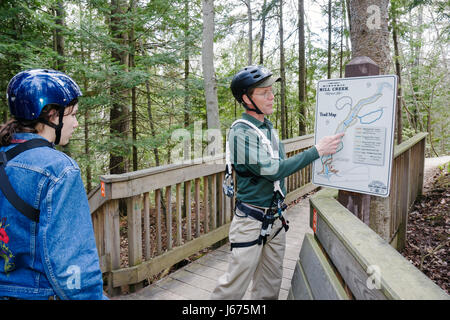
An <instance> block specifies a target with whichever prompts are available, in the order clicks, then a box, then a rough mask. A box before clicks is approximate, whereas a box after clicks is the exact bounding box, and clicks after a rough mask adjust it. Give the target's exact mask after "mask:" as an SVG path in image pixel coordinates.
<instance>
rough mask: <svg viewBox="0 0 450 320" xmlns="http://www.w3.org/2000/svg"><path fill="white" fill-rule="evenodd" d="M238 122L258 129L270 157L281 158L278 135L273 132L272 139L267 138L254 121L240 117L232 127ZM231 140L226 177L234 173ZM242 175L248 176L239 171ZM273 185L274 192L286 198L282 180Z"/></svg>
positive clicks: (227, 144) (227, 150)
mask: <svg viewBox="0 0 450 320" xmlns="http://www.w3.org/2000/svg"><path fill="white" fill-rule="evenodd" d="M238 123H243V124H245V125H247V126H249V127H251V128H252V129H253V130H255V131H256V133H257V134H258V136H259V137H260V139H261V143H262V144H263V146H265V147H266V150H267V151H268V152H269V153H270V157H271V158H273V159H279V158H280V153H279V146H278V138H277V137H276V135H275V134H274V133H273V132H272V134H271V137H270V138H271V140H269V139H267V137H266V135H265V134H264V133H263V132H262V131H261V130H260V129H259V128H258V127H256V126H255V125H254V124H253V123H251V122H250V121H247V120H244V119H238V120H236V121H234V122H233V124H232V125H231V127H230V128H233V126H234V125H236V124H238ZM229 143H230V142H229V141H228V139H227V142H226V143H225V176H226V177H230V176H231V174H232V165H231V153H230V147H229ZM238 174H239V175H241V176H244V177H245V176H248V175H246V174H242V173H238ZM273 187H274V193H280V195H281V196H282V198H283V199H284V194H283V192H282V190H281V187H280V181H279V180H277V181H274V183H273Z"/></svg>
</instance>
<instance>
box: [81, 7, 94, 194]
mask: <svg viewBox="0 0 450 320" xmlns="http://www.w3.org/2000/svg"><path fill="white" fill-rule="evenodd" d="M88 6H89V5H88ZM79 11H80V23H81V22H82V21H83V19H82V17H83V13H84V10H83V8H82V6H81V3H80V4H79ZM88 12H89V13H88V14H89V22H90V21H91V8H89V11H88ZM83 39H84V38H83V37H80V51H81V63H82V64H83V65H87V66H89V65H90V57H91V46H90V44H89V43H88V48H87V54H86V52H85V48H84V41H83ZM86 56H87V60H86ZM82 79H83V82H82V83H83V92H87V91H88V89H89V83H88V79H87V77H86V74H85V72H84V71H83V72H82ZM89 120H90V114H89V108H85V109H84V154H85V156H86V158H87V161H86V162H87V164H86V169H85V171H86V192H87V193H89V192H90V191H91V190H92V167H91V164H90V163H91V150H90V149H91V145H90V140H89V132H90V130H89V127H90V123H89Z"/></svg>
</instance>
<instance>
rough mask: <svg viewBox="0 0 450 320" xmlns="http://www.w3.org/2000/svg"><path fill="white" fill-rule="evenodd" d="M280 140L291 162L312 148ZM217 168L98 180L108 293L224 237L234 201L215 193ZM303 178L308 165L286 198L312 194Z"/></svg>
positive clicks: (93, 204) (302, 141)
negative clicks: (296, 155)
mask: <svg viewBox="0 0 450 320" xmlns="http://www.w3.org/2000/svg"><path fill="white" fill-rule="evenodd" d="M283 142H284V145H285V151H286V154H287V156H288V157H290V156H292V155H294V154H296V153H299V152H302V151H303V150H305V149H307V148H309V147H311V146H312V145H313V143H314V137H313V135H307V136H302V137H297V138H293V139H289V140H285V141H283ZM224 163H225V162H224V157H223V155H221V156H219V157H216V158H210V159H208V160H207V161H205V160H204V159H203V160H202V159H196V160H194V161H192V163H190V164H170V165H165V166H160V167H154V168H150V169H145V170H140V171H135V172H130V173H126V174H120V175H104V176H101V177H100V181H101V185H100V186H99V187H97V188H96V189H95V190H93V191H92V192H91V193H89V195H88V198H89V205H90V208H91V213H92V221H93V226H94V232H95V238H96V243H97V249H98V253H99V257H100V266H101V269H102V272H103V273H104V274H105V275H106V277H105V278H106V282H107V285H108V293H109V294H111V295H115V294H118V293H120V287H121V286H124V285H129V286H130V287H131V290H133V289H135V288H136V287H139V286H142V284H143V282H144V281H145V280H147V279H149V278H151V277H152V276H154V275H157V274H158V273H160V272H161V271H164V270H167V269H168V268H170V267H172V266H173V265H174V264H176V263H178V262H180V261H182V260H184V259H186V258H188V257H189V256H191V255H193V254H196V253H197V252H199V251H201V250H202V249H205V248H207V247H209V246H211V245H213V244H215V243H217V242H219V241H221V240H223V239H225V238H227V237H228V229H229V225H230V221H231V218H232V212H233V205H234V199H230V198H227V197H225V196H224V194H223V192H222V180H223V175H224V169H225V164H224ZM310 181H311V166H308V167H306V168H304V169H303V170H301V171H299V172H297V173H295V174H293V175H291V176H289V177H287V178H286V188H287V192H288V194H287V199H286V201H287V202H289V201H291V200H294V199H295V198H297V197H299V196H301V195H302V194H305V193H307V192H309V191H311V190H313V189H314V188H315V187H314V186H313V185H312V184H311V183H310ZM125 211H126V214H125Z"/></svg>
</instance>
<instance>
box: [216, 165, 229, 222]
mask: <svg viewBox="0 0 450 320" xmlns="http://www.w3.org/2000/svg"><path fill="white" fill-rule="evenodd" d="M224 177H225V173H224V172H220V173H219V181H218V185H219V186H218V190H217V194H218V196H219V222H218V224H219V226H222V225H224V224H225V210H226V205H225V200H226V198H227V196H226V195H225V194H224V193H223V190H222V182H223V179H224Z"/></svg>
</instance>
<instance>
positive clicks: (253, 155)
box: [211, 66, 344, 300]
mask: <svg viewBox="0 0 450 320" xmlns="http://www.w3.org/2000/svg"><path fill="white" fill-rule="evenodd" d="M279 80H281V79H280V78H279V77H274V76H272V72H270V71H269V70H268V69H266V68H264V67H262V66H248V67H245V68H243V69H242V70H240V71H239V72H238V73H237V74H236V75H235V76H234V77H233V79H232V81H231V91H232V93H233V95H234V97H235V98H236V100H237V101H238V102H239V103H241V104H242V105H243V106H244V108H245V109H246V110H245V113H243V114H242V120H244V121H242V120H241V122H238V123H237V124H235V125H233V126H232V128H231V130H230V133H229V150H230V157H231V163H232V164H233V167H234V169H235V170H236V174H237V175H236V179H237V186H238V188H237V189H238V192H237V194H236V211H235V215H234V217H233V220H232V222H231V225H230V231H229V240H230V243H231V249H232V251H231V258H230V261H229V266H228V270H227V272H226V273H225V274H224V275H223V276H221V277H220V278H219V280H218V283H217V286H216V288H215V289H214V291H213V293H212V295H211V299H214V300H219V299H220V300H225V299H242V297H243V296H244V294H245V292H246V290H247V287H248V286H249V284H250V281H251V280H253V286H252V289H251V299H253V300H260V299H278V294H279V291H280V287H281V278H282V274H283V258H284V252H285V244H286V238H285V231H284V230H283V227H284V229H285V230H287V225H286V222H285V221H284V218H283V217H282V213H281V212H282V208H281V206H280V204H282V200H283V199H284V195H285V194H286V188H285V186H284V178H285V177H287V176H289V175H291V174H293V173H295V172H296V171H298V170H301V169H302V168H304V167H305V166H307V165H308V164H310V163H311V162H313V161H314V160H316V159H318V158H319V157H320V156H323V155H327V154H332V153H335V152H336V148H337V146H338V145H339V142H340V140H341V137H342V136H343V135H344V134H338V135H335V136H328V137H324V138H323V139H321V140H320V141H319V142H318V144H317V145H315V146H313V147H312V148H310V149H308V150H306V151H304V152H302V153H300V154H297V155H295V156H293V157H290V158H288V159H287V158H286V155H285V151H284V147H283V144H282V143H281V142H280V141H279V139H278V137H277V134H276V132H275V130H274V129H273V125H272V123H271V122H270V121H269V120H268V119H267V118H266V116H268V115H271V114H272V113H273V102H274V95H273V91H272V85H273V84H274V83H275V82H277V81H279ZM261 132H262V133H264V135H265V137H264V136H261ZM268 144H270V146H268Z"/></svg>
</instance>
